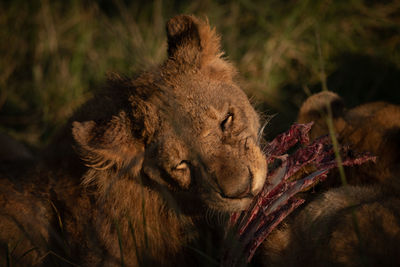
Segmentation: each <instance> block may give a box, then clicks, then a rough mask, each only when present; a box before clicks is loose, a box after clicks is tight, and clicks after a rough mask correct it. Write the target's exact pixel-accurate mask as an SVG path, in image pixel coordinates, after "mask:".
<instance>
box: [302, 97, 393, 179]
mask: <svg viewBox="0 0 400 267" xmlns="http://www.w3.org/2000/svg"><path fill="white" fill-rule="evenodd" d="M327 105H330V107H331V110H332V120H333V125H334V130H335V134H336V135H337V137H338V141H339V143H340V144H344V145H350V147H351V148H352V149H353V150H355V151H358V152H370V153H371V154H372V155H375V156H376V157H377V159H376V163H373V162H371V163H367V164H363V165H361V166H358V167H354V168H353V167H352V168H348V169H347V170H346V171H347V172H346V175H347V177H348V180H349V183H350V184H354V185H361V184H374V183H384V182H385V181H386V180H388V179H391V178H392V177H394V176H398V175H399V174H400V172H399V171H398V169H399V168H398V167H399V164H400V153H399V151H400V106H398V105H394V104H390V103H386V102H372V103H366V104H362V105H359V106H357V107H354V108H351V109H347V108H346V107H345V105H344V102H343V100H342V98H341V97H339V96H338V95H337V94H336V93H333V92H330V91H326V92H320V93H317V94H315V95H312V96H310V97H309V98H308V99H307V100H306V101H305V102H304V103H303V104H302V106H301V108H300V111H299V115H298V119H297V120H298V122H299V123H306V122H311V121H313V122H314V125H313V128H312V130H311V132H310V135H311V138H312V139H314V138H316V137H319V136H321V135H325V134H328V133H329V131H328V127H327V123H326V115H327ZM328 182H329V183H325V186H327V185H328V184H329V186H332V185H338V184H339V183H340V179H336V180H335V181H332V180H330V181H328ZM323 185H324V184H323Z"/></svg>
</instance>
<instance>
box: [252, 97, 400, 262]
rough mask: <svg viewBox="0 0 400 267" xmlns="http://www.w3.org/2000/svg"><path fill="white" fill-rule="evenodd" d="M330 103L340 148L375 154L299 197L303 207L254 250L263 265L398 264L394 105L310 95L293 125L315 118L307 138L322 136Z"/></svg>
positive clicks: (399, 190) (399, 198)
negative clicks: (353, 103)
mask: <svg viewBox="0 0 400 267" xmlns="http://www.w3.org/2000/svg"><path fill="white" fill-rule="evenodd" d="M328 105H329V106H330V109H331V115H332V119H333V124H334V128H335V132H336V134H337V136H338V140H339V143H341V144H349V145H350V146H351V147H352V148H353V149H354V150H358V151H364V152H366V151H367V152H368V151H369V152H371V153H372V154H375V155H377V161H376V164H375V163H368V164H365V165H361V166H359V167H352V168H350V169H347V172H346V177H347V178H348V181H349V184H351V185H346V186H340V179H339V177H338V173H334V174H333V175H330V176H329V177H328V178H327V179H328V181H324V182H322V183H320V185H319V188H317V189H314V190H313V193H310V192H305V193H303V195H304V196H305V197H306V199H307V200H308V201H307V202H306V204H305V207H302V208H301V209H300V210H298V211H297V212H295V213H294V214H293V216H291V217H289V218H288V219H287V220H286V221H285V222H284V224H283V225H281V226H280V227H279V228H278V229H275V231H273V232H272V233H271V235H270V236H269V237H268V238H267V240H266V241H265V242H264V243H263V247H262V248H261V249H260V250H259V254H260V255H259V256H260V263H261V265H263V266H399V265H400V258H399V255H400V248H399V244H400V184H399V179H398V177H399V174H400V172H399V171H398V166H399V164H400V161H399V152H398V151H399V150H398V148H399V144H400V143H399V140H400V139H399V137H400V136H399V134H400V132H399V129H400V128H399V127H400V107H399V106H396V105H392V104H389V103H384V102H375V103H367V104H363V105H360V106H358V107H355V108H353V109H349V110H347V109H346V108H345V106H344V104H343V100H342V99H341V98H340V97H339V96H338V95H337V94H335V93H333V92H321V93H318V94H315V95H312V96H311V97H309V98H308V99H307V100H306V101H305V102H304V103H303V105H302V107H301V109H300V112H299V116H298V121H299V122H301V123H305V122H310V121H314V125H313V128H312V129H311V138H312V139H315V138H317V137H319V136H321V135H325V134H328V132H329V131H328V126H327V121H326V116H327V114H328V109H327V107H328Z"/></svg>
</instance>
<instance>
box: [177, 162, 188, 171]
mask: <svg viewBox="0 0 400 267" xmlns="http://www.w3.org/2000/svg"><path fill="white" fill-rule="evenodd" d="M174 169H175V170H178V171H184V170H189V164H188V162H187V161H186V160H182V161H181V162H180V163H179V164H178V165H176V166H175V168H174Z"/></svg>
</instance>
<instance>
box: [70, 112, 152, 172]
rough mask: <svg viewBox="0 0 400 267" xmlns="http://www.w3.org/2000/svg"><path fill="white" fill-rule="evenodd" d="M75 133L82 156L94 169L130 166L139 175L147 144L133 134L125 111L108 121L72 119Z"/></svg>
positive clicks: (73, 132)
mask: <svg viewBox="0 0 400 267" xmlns="http://www.w3.org/2000/svg"><path fill="white" fill-rule="evenodd" d="M72 135H73V137H74V139H75V141H76V142H77V144H78V149H79V152H80V154H81V157H82V158H83V159H84V160H85V161H86V162H87V165H88V166H90V167H93V168H95V169H108V168H110V167H112V166H115V165H117V166H118V169H121V168H129V169H130V170H132V171H133V173H134V174H137V173H138V172H139V171H140V169H141V165H142V162H143V158H144V144H143V142H141V141H139V140H137V139H136V138H134V137H133V135H132V130H131V123H130V121H129V119H128V118H127V116H126V114H125V113H124V112H121V113H120V114H119V115H118V116H114V117H113V118H112V119H111V120H110V121H108V122H106V123H95V122H94V121H85V122H77V121H75V122H73V127H72Z"/></svg>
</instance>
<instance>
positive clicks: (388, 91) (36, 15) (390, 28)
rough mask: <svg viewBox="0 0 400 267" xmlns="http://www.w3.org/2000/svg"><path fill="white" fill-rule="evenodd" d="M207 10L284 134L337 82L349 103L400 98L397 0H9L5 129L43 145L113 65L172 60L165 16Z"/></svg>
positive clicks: (3, 64)
mask: <svg viewBox="0 0 400 267" xmlns="http://www.w3.org/2000/svg"><path fill="white" fill-rule="evenodd" d="M179 13H189V14H195V15H198V16H208V18H209V20H210V23H211V24H212V25H214V26H216V27H217V29H218V31H219V32H220V33H221V34H222V37H223V38H222V42H223V48H224V50H225V51H226V55H227V57H228V58H229V59H230V60H232V61H233V62H234V63H235V64H236V66H237V67H238V69H239V72H240V74H241V77H242V80H243V81H242V84H243V86H244V89H245V90H246V92H247V93H248V94H249V95H250V96H253V97H254V99H255V100H256V102H257V103H258V105H259V106H260V107H259V109H261V110H262V111H266V112H267V113H269V114H272V113H276V112H277V113H278V116H277V117H276V118H275V119H274V120H273V121H272V124H271V125H272V127H273V129H269V130H268V131H267V132H268V133H270V134H271V135H274V134H275V133H276V132H277V131H281V130H283V129H285V128H287V125H288V124H289V123H290V122H292V121H293V120H294V119H295V115H296V112H297V110H298V107H299V105H300V104H301V102H302V101H303V100H304V98H305V97H306V92H305V88H308V89H309V90H310V92H311V93H312V92H317V91H319V90H321V86H320V83H319V81H320V69H319V65H320V64H319V57H318V52H317V47H316V33H318V35H319V38H320V46H321V49H322V51H324V59H323V60H324V65H325V66H324V67H325V70H326V75H327V77H326V80H327V84H328V87H329V88H330V89H331V90H333V91H337V92H339V94H341V95H343V96H344V97H345V101H346V102H347V103H348V104H349V105H350V106H351V105H356V104H358V103H360V102H365V101H372V100H378V99H382V100H390V101H392V102H396V103H400V93H399V92H398V91H399V90H398V88H399V82H398V81H397V80H398V77H399V75H400V51H399V50H400V48H399V47H400V34H399V33H400V3H399V1H372V0H369V1H361V0H350V1H312V0H304V1H294V0H292V1H278V0H269V1H261V0H256V1H248V0H238V1H199V2H192V3H186V2H184V1H177V0H175V1H161V0H157V1H139V2H138V1H123V0H115V1H106V0H103V1H98V2H96V1H89V0H88V1H77V0H76V1H49V0H43V1H39V0H32V1H23V0H16V1H8V2H7V3H1V4H0V25H1V26H0V39H1V40H3V41H2V42H0V70H1V72H0V127H1V128H0V130H2V131H6V132H8V133H9V134H11V135H12V136H14V137H15V138H17V139H19V140H21V141H23V142H25V143H27V144H30V145H31V146H34V147H40V146H42V145H43V144H46V143H47V142H48V141H49V139H50V138H51V136H52V135H53V134H54V133H55V132H56V131H57V129H59V128H60V127H61V126H62V125H63V124H64V123H65V121H66V120H67V119H68V118H69V117H70V116H71V114H72V113H73V112H74V110H75V109H76V108H77V107H78V106H80V105H81V104H82V103H83V102H84V101H85V100H86V99H88V98H89V97H90V96H91V94H92V92H93V91H94V90H96V88H99V87H100V86H101V85H102V84H103V83H104V80H105V76H106V73H107V72H109V71H117V72H122V73H125V74H128V75H131V74H133V73H135V72H137V71H139V70H142V69H144V68H147V67H149V66H152V65H156V64H158V63H160V62H162V61H163V60H164V59H165V57H166V42H165V41H166V37H165V31H164V28H165V26H164V25H165V22H166V20H167V19H168V18H170V17H172V16H173V15H176V14H179Z"/></svg>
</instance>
